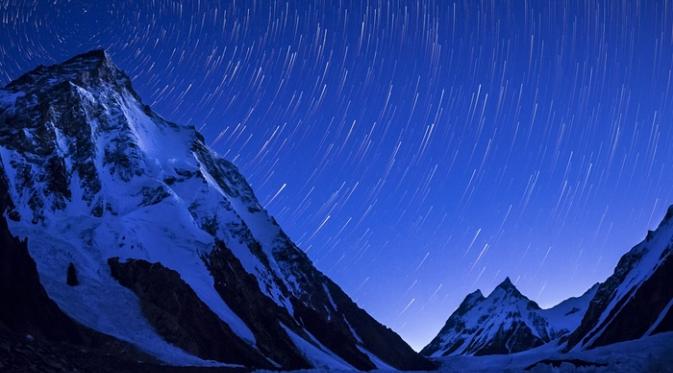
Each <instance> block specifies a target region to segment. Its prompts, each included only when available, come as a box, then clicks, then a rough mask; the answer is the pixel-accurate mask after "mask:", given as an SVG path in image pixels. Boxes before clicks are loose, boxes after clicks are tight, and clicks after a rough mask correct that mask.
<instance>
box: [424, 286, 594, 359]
mask: <svg viewBox="0 0 673 373" xmlns="http://www.w3.org/2000/svg"><path fill="white" fill-rule="evenodd" d="M595 291H596V286H594V287H592V288H591V289H590V290H589V291H587V292H586V293H585V294H584V295H582V296H581V297H578V298H570V299H568V300H566V301H564V302H561V303H560V304H558V305H557V306H555V307H552V308H550V309H546V310H543V309H541V308H540V307H539V306H538V305H537V304H536V303H535V302H533V301H531V300H530V299H528V298H526V297H525V296H524V295H522V294H521V293H520V292H519V290H517V289H516V287H515V286H514V285H513V284H512V282H511V281H510V279H509V278H506V279H505V280H504V281H503V282H502V283H501V284H500V285H498V286H497V287H496V288H495V289H494V290H493V292H491V294H489V296H488V297H484V296H483V295H482V293H481V291H479V290H477V291H475V292H474V293H471V294H469V295H468V296H467V297H466V298H465V300H464V301H463V302H462V304H461V305H460V306H459V307H458V309H457V310H456V311H455V312H454V313H453V314H452V315H451V316H450V317H449V319H448V320H447V322H446V324H445V325H444V327H443V328H442V329H441V330H440V332H439V334H438V335H437V336H436V337H435V338H434V339H433V340H432V341H431V342H430V344H429V345H428V346H426V347H425V348H424V349H423V350H422V351H421V353H422V354H424V355H427V356H432V357H440V356H447V355H489V354H508V353H514V352H519V351H524V350H528V349H531V348H534V347H537V346H540V345H542V344H545V343H547V342H549V341H551V340H552V339H555V338H557V337H560V336H562V335H564V334H567V333H569V332H570V331H572V330H574V329H575V328H576V327H577V325H579V322H580V319H581V317H582V315H583V314H584V311H585V310H586V308H587V305H588V303H589V300H590V299H591V298H592V297H593V294H594V293H595Z"/></svg>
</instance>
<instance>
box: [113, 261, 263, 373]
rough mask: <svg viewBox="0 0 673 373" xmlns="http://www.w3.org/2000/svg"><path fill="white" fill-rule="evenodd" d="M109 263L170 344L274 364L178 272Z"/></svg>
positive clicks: (220, 357) (246, 362)
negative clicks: (218, 313)
mask: <svg viewBox="0 0 673 373" xmlns="http://www.w3.org/2000/svg"><path fill="white" fill-rule="evenodd" d="M108 264H109V265H110V272H111V274H112V276H113V277H114V278H115V279H117V280H118V281H119V282H120V283H121V284H122V285H124V286H125V287H127V288H129V289H131V290H132V291H133V292H134V293H135V294H136V295H137V296H138V298H139V299H140V305H141V307H142V310H143V312H144V314H145V316H146V317H147V320H149V321H150V323H151V324H152V326H153V327H154V328H155V330H157V332H158V333H159V334H160V335H161V336H163V337H164V338H165V339H166V340H167V341H169V342H170V343H172V344H174V345H176V346H178V347H180V348H182V349H183V350H185V351H187V352H189V353H191V354H193V355H196V356H198V357H201V358H203V359H206V360H215V361H228V362H232V363H238V364H240V365H242V366H248V367H256V368H271V367H273V365H271V364H270V363H269V362H268V361H267V360H266V359H265V358H264V357H263V356H262V355H261V354H260V353H259V352H257V351H255V350H254V349H253V348H252V347H250V346H249V345H248V344H246V343H245V342H244V341H242V340H241V339H240V338H239V337H238V336H236V334H234V332H232V331H231V329H230V328H229V326H228V325H227V324H226V323H224V322H223V321H222V320H220V318H219V317H218V316H217V315H215V314H214V313H213V311H211V310H210V309H209V308H208V306H206V305H205V304H204V303H203V302H202V301H201V300H200V299H199V298H198V297H197V296H196V294H195V293H194V291H193V290H192V289H191V288H190V287H189V286H188V285H187V284H186V283H185V282H184V281H183V280H182V279H181V278H180V275H179V274H178V273H177V272H175V271H173V270H170V269H168V268H166V267H164V266H163V265H161V264H160V263H149V262H147V261H144V260H133V259H131V260H128V261H126V262H120V260H119V258H110V259H108Z"/></svg>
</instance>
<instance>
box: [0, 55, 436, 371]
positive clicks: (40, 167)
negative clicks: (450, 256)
mask: <svg viewBox="0 0 673 373" xmlns="http://www.w3.org/2000/svg"><path fill="white" fill-rule="evenodd" d="M0 166H1V167H0V171H1V176H2V178H3V180H5V189H6V192H7V193H6V196H7V198H5V199H6V206H7V211H6V216H8V217H9V218H10V220H9V228H10V230H11V232H12V233H13V234H14V235H17V236H19V237H21V238H27V239H28V242H29V244H28V250H29V252H30V255H31V256H32V258H33V259H34V260H35V263H36V266H37V272H38V273H39V278H40V282H41V284H42V285H43V286H44V289H46V293H47V294H48V296H49V297H50V298H51V299H53V301H54V302H55V303H56V304H57V305H58V306H59V307H60V309H62V310H63V311H64V312H65V314H67V315H68V316H69V317H70V318H72V319H74V320H75V321H77V322H78V323H80V324H82V325H84V326H87V327H89V328H91V329H94V330H96V331H99V332H101V333H105V334H107V335H110V336H113V337H115V338H118V339H120V340H123V341H128V342H130V343H132V344H134V345H136V346H138V347H139V348H141V349H143V350H144V351H146V352H148V353H150V354H152V355H154V356H155V357H157V358H159V359H161V360H163V361H164V362H166V363H170V364H188V365H209V364H212V362H209V361H208V360H215V361H218V362H221V363H226V364H236V365H245V366H248V367H255V368H257V367H260V368H268V367H276V368H283V369H291V368H309V367H329V368H349V369H352V368H357V369H374V368H376V367H388V366H390V367H394V368H397V369H428V368H431V367H433V365H432V364H431V363H429V362H428V361H427V360H425V359H424V358H423V357H421V356H419V355H418V354H416V353H415V352H414V351H413V350H412V349H411V348H410V347H409V346H408V345H407V344H406V343H404V342H403V341H402V340H401V338H400V337H399V336H398V335H397V334H395V333H394V332H393V331H391V330H390V329H388V328H386V327H385V326H383V325H381V324H380V323H378V322H376V320H374V319H373V318H371V317H370V316H369V315H368V314H367V313H366V312H365V311H363V310H362V309H360V308H359V307H357V305H356V304H355V303H353V301H352V300H351V299H350V298H349V297H348V296H347V295H346V294H345V293H344V292H343V291H342V290H341V289H340V288H339V287H338V286H337V285H336V284H335V283H334V282H332V281H331V280H330V279H329V278H327V277H326V276H324V275H323V274H322V273H320V272H319V271H318V270H317V269H316V268H315V267H314V266H313V265H312V263H311V262H310V260H309V259H308V257H307V256H306V255H305V254H304V253H303V251H301V250H300V249H299V248H298V247H296V245H295V244H294V243H293V242H292V241H291V240H290V239H289V238H288V237H287V236H286V235H285V233H284V232H283V231H282V229H281V228H280V227H279V226H278V225H277V224H276V222H275V220H274V219H273V218H272V217H270V216H269V215H268V213H267V212H266V211H265V210H264V209H263V208H262V207H261V205H260V204H259V202H258V201H257V199H256V197H255V195H254V193H253V191H252V190H251V188H250V186H249V185H248V184H247V182H246V181H245V179H244V178H243V176H242V175H241V174H240V173H239V172H238V170H237V169H236V167H235V166H234V165H233V164H231V163H230V162H228V161H226V160H224V159H222V158H220V157H219V156H218V155H217V154H216V153H214V152H213V151H211V150H210V149H209V148H208V147H207V146H206V145H205V143H204V139H203V137H202V136H201V135H200V134H199V133H198V132H197V131H196V130H195V129H194V127H191V126H183V125H178V124H175V123H171V122H169V121H166V120H165V119H163V118H161V117H159V116H158V115H156V114H155V113H153V112H152V110H151V109H150V108H149V107H148V106H146V105H144V104H143V103H142V101H141V100H140V98H139V97H138V95H137V94H136V93H135V92H134V90H133V88H132V86H131V82H130V80H129V79H128V77H127V76H126V75H125V74H124V73H123V72H122V71H121V70H119V69H118V68H117V67H116V66H115V65H114V64H113V63H112V62H111V61H110V59H109V57H108V56H107V55H106V53H105V52H104V51H100V50H96V51H91V52H88V53H85V54H82V55H79V56H76V57H74V58H72V59H70V60H68V61H66V62H64V63H62V64H60V65H54V66H47V67H44V66H40V67H38V68H37V69H35V70H33V71H31V72H29V73H27V74H25V75H23V76H22V77H20V78H18V79H17V80H15V81H13V82H11V83H10V84H8V85H7V86H6V87H5V88H4V89H2V90H0ZM111 258H116V259H112V260H110V259H111ZM69 268H71V269H69ZM72 268H74V270H72ZM75 280H76V281H75ZM164 283H168V284H170V286H169V288H165V287H162V285H163V284H164ZM190 307H193V309H194V310H199V313H198V315H202V316H203V317H197V314H196V313H194V311H193V310H190ZM204 331H207V332H204ZM215 340H218V341H220V344H221V345H222V346H226V347H227V348H224V347H221V346H213V343H212V342H213V341H215Z"/></svg>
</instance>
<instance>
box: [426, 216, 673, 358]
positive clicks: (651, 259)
mask: <svg viewBox="0 0 673 373" xmlns="http://www.w3.org/2000/svg"><path fill="white" fill-rule="evenodd" d="M672 247H673V206H672V207H670V208H669V209H668V212H667V214H666V216H665V217H664V219H663V221H662V222H661V224H660V225H659V227H658V228H657V229H656V230H655V231H650V232H648V234H647V237H646V238H645V240H644V241H643V242H641V243H640V244H638V245H637V246H635V247H634V248H633V249H631V250H630V251H629V252H628V253H627V254H625V255H624V256H623V257H622V258H621V259H620V260H619V263H618V264H617V267H616V268H615V271H614V273H613V274H612V276H610V277H608V278H607V280H605V281H604V282H602V283H598V284H595V285H594V286H592V287H591V288H590V289H589V290H587V291H586V292H585V293H584V294H582V295H581V296H579V297H577V298H570V299H568V300H566V301H563V302H561V303H560V304H558V305H557V306H555V307H552V308H550V309H541V308H540V307H539V306H538V305H537V304H536V303H535V302H533V301H531V300H530V299H528V298H527V297H525V296H524V295H522V294H521V293H520V292H519V291H518V290H517V289H516V287H515V286H514V285H513V284H512V282H511V281H510V280H509V278H506V279H505V280H504V281H503V282H502V283H501V284H500V285H498V286H497V287H496V288H495V290H493V292H492V293H491V294H489V296H488V297H484V296H483V295H482V293H481V292H480V291H479V290H477V291H475V292H474V293H472V294H469V295H468V296H467V297H465V300H463V302H462V303H461V304H460V306H459V307H458V309H457V310H456V311H454V312H453V314H451V316H450V317H449V319H448V320H447V322H446V324H445V325H444V327H443V328H442V329H441V330H440V331H439V334H438V335H437V336H436V337H435V338H434V339H433V340H432V341H431V342H430V344H428V345H427V346H426V347H425V348H423V350H422V351H421V353H422V354H424V355H426V356H429V357H433V358H440V357H444V356H456V355H476V356H478V355H495V354H511V353H516V352H521V351H526V350H531V349H534V348H538V347H540V346H543V345H547V344H549V345H550V346H552V350H557V351H560V352H571V351H578V350H587V349H592V348H595V347H598V346H605V345H610V344H614V343H617V342H623V341H629V340H636V339H640V338H643V337H648V336H651V335H654V334H657V333H662V332H670V331H673V309H672V307H673V255H672V251H673V249H672Z"/></svg>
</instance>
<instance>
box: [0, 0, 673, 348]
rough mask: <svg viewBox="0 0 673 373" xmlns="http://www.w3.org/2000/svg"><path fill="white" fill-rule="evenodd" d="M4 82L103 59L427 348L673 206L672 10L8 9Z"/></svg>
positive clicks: (565, 280)
mask: <svg viewBox="0 0 673 373" xmlns="http://www.w3.org/2000/svg"><path fill="white" fill-rule="evenodd" d="M0 40H1V42H0V82H1V83H2V84H3V85H4V84H5V83H7V82H8V81H10V80H11V79H14V78H16V77H18V76H19V74H21V73H22V72H25V71H26V70H28V69H31V68H33V67H35V65H37V64H51V63H56V62H59V61H62V60H64V59H67V58H69V57H71V56H72V55H74V54H76V53H81V52H84V51H86V50H89V49H93V48H98V47H103V48H106V49H107V51H108V53H109V54H110V55H111V56H112V58H113V60H114V61H115V62H116V63H117V65H119V66H120V67H121V68H122V69H124V70H126V71H127V72H128V73H129V75H130V76H131V78H132V79H133V82H134V85H135V87H136V90H137V91H138V92H139V94H140V95H141V96H142V97H143V99H144V100H145V102H146V103H148V104H150V105H151V106H152V107H153V108H154V109H155V111H157V112H158V113H159V114H161V115H162V116H164V117H166V118H168V119H170V120H173V121H176V122H180V123H186V124H194V125H196V126H197V127H198V128H200V129H201V131H202V133H203V134H204V135H205V137H206V139H207V140H208V143H209V144H210V145H211V147H212V148H213V149H215V150H216V151H217V152H218V153H220V154H221V155H223V156H224V157H226V158H228V159H230V160H232V161H233V162H235V163H236V164H237V165H238V166H239V168H240V169H241V171H242V172H243V174H244V175H245V176H246V177H247V178H248V180H249V181H250V183H251V184H252V186H253V188H254V189H255V191H256V193H257V196H258V197H259V199H260V201H261V202H262V204H264V205H265V206H266V207H267V208H268V209H269V210H270V212H271V213H272V215H274V216H275V217H276V218H277V220H278V221H279V223H280V225H281V226H282V227H283V228H284V229H285V230H286V231H287V232H288V234H289V235H290V237H292V238H293V239H294V240H295V241H296V242H297V244H298V245H299V246H300V247H301V248H302V249H304V250H305V251H306V252H307V253H308V255H309V256H310V258H311V259H312V260H313V261H314V263H315V264H316V265H317V267H318V268H319V269H320V270H322V271H323V272H325V273H326V274H327V275H329V276H330V277H332V278H333V279H334V280H335V281H336V282H337V283H338V284H340V285H341V286H342V287H343V288H344V290H346V292H347V293H348V294H350V295H351V296H352V297H353V298H354V299H355V300H356V301H357V302H358V303H359V304H360V306H362V307H363V308H365V309H366V310H367V311H369V312H370V313H371V314H372V315H373V316H374V317H376V318H377V319H378V320H379V321H381V322H383V323H384V324H386V325H388V326H390V327H392V328H393V329H394V330H396V331H397V332H398V333H400V334H401V335H402V336H403V337H404V338H405V339H406V340H407V341H408V342H409V343H410V344H411V345H412V346H413V347H415V348H420V347H422V346H423V345H425V344H426V343H427V342H428V341H429V340H430V339H431V338H432V337H434V335H435V334H436V333H437V331H438V330H439V328H440V327H441V326H442V325H443V324H444V322H445V320H446V318H447V317H448V316H449V314H450V313H451V312H453V311H454V310H455V308H456V307H457V305H458V304H459V303H460V302H461V301H462V299H463V297H464V296H465V295H466V294H467V293H468V292H471V291H473V290H474V289H476V288H481V289H482V290H484V291H485V292H489V291H490V290H491V289H492V288H493V287H494V286H495V285H497V283H499V282H500V281H502V280H503V279H504V277H505V276H510V277H511V278H512V281H513V282H515V283H516V285H517V286H518V287H519V289H520V290H521V291H522V292H523V293H524V294H527V295H528V296H529V297H531V298H532V299H533V300H536V301H538V303H539V304H540V305H541V306H543V307H546V306H551V305H553V304H555V303H557V302H559V301H561V300H563V299H565V298H567V297H569V296H572V295H579V294H580V293H582V292H583V291H584V290H586V289H587V288H588V287H589V286H591V285H592V284H593V283H594V282H596V281H600V280H602V279H605V277H607V276H608V275H609V274H610V273H611V272H612V270H613V268H614V266H615V264H616V262H617V260H618V259H619V257H620V256H621V255H622V254H624V253H625V252H626V251H627V250H628V249H630V248H631V246H633V245H634V244H635V243H637V242H638V241H640V240H641V239H642V238H643V237H644V236H645V233H646V230H647V229H653V228H654V227H656V225H657V224H658V222H659V220H660V219H661V218H662V216H663V215H664V211H665V209H666V208H667V206H668V204H670V203H673V144H672V142H673V3H671V2H669V1H654V0H653V1H642V2H641V1H616V0H606V1H598V2H597V1H584V0H582V1H577V2H564V1H550V2H546V1H511V2H509V1H451V0H446V1H444V0H439V1H436V2H415V1H408V2H403V1H369V2H351V1H339V0H330V1H321V2H311V1H308V0H306V1H297V2H294V1H276V2H267V1H237V2H229V1H227V2H218V1H201V2H199V1H185V2H184V3H180V2H177V1H164V0H154V1H132V2H129V3H123V2H116V1H110V2H109V3H108V2H107V1H91V2H82V1H60V0H59V1H56V0H52V1H47V0H35V1H30V2H28V1H26V2H19V1H7V0H0Z"/></svg>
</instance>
